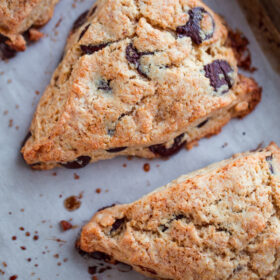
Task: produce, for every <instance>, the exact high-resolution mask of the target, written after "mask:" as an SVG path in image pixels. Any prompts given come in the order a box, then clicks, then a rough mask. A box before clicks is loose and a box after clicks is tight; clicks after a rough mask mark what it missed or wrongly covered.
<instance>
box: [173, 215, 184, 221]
mask: <svg viewBox="0 0 280 280" xmlns="http://www.w3.org/2000/svg"><path fill="white" fill-rule="evenodd" d="M184 218H186V216H185V215H183V214H179V215H177V216H175V220H176V221H178V220H182V219H184Z"/></svg>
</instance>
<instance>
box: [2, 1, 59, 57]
mask: <svg viewBox="0 0 280 280" xmlns="http://www.w3.org/2000/svg"><path fill="white" fill-rule="evenodd" d="M58 1H59V0H25V1H17V0H3V1H0V51H1V52H2V56H3V57H4V58H10V57H12V56H14V54H15V52H16V51H24V50H25V48H26V41H27V40H30V41H36V40H38V39H40V38H41V37H42V33H40V32H39V31H38V30H37V28H38V27H41V26H43V25H44V24H46V23H47V22H48V21H49V19H50V18H51V17H52V14H53V9H54V6H55V4H56V3H57V2H58Z"/></svg>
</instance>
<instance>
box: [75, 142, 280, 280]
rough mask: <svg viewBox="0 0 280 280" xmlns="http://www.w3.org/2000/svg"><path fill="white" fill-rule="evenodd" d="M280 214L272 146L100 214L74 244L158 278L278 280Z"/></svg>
mask: <svg viewBox="0 0 280 280" xmlns="http://www.w3.org/2000/svg"><path fill="white" fill-rule="evenodd" d="M279 207H280V149H279V148H278V147H277V146H276V145H275V144H271V145H270V146H268V147H267V148H265V149H262V150H259V151H256V152H250V153H244V154H238V155H235V156H234V157H233V158H231V159H228V160H225V161H222V162H220V163H216V164H214V165H210V166H209V167H206V168H204V169H201V170H198V171H195V172H193V173H190V174H188V175H185V176H182V177H180V178H178V179H177V180H175V181H173V182H171V183H169V184H168V185H166V186H164V187H162V188H159V189H157V190H156V191H154V192H152V193H151V194H149V195H147V196H145V197H143V198H142V199H140V200H138V201H136V202H134V203H131V204H127V205H117V206H114V207H111V208H107V209H105V210H101V211H99V212H97V213H96V214H95V216H94V217H93V218H92V220H91V221H90V222H89V223H88V224H87V225H86V226H85V227H84V228H83V230H82V233H81V236H80V238H79V240H78V242H77V245H78V247H79V248H80V249H81V250H82V251H85V252H87V253H91V254H92V256H93V257H96V256H98V257H99V258H100V256H103V257H104V258H105V259H107V260H111V261H114V260H118V261H121V262H124V263H127V264H129V265H131V266H133V268H134V269H135V270H137V271H139V272H141V273H143V274H145V275H146V276H149V277H153V278H157V279H173V280H225V279H227V280H261V279H266V280H279V279H280V213H279ZM100 252H101V253H100Z"/></svg>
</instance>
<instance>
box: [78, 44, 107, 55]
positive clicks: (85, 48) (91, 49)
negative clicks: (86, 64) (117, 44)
mask: <svg viewBox="0 0 280 280" xmlns="http://www.w3.org/2000/svg"><path fill="white" fill-rule="evenodd" d="M108 45H109V43H105V44H100V45H81V46H80V48H81V50H82V55H85V54H93V53H95V52H98V51H100V50H102V49H104V48H105V47H107V46H108Z"/></svg>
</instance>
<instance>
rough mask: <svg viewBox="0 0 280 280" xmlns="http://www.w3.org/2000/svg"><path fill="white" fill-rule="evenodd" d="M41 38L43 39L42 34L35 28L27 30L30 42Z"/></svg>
mask: <svg viewBox="0 0 280 280" xmlns="http://www.w3.org/2000/svg"><path fill="white" fill-rule="evenodd" d="M42 37H44V33H42V32H40V31H39V30H37V29H36V28H30V29H29V40H30V41H33V42H35V41H38V40H40V39H41V38H42Z"/></svg>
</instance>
